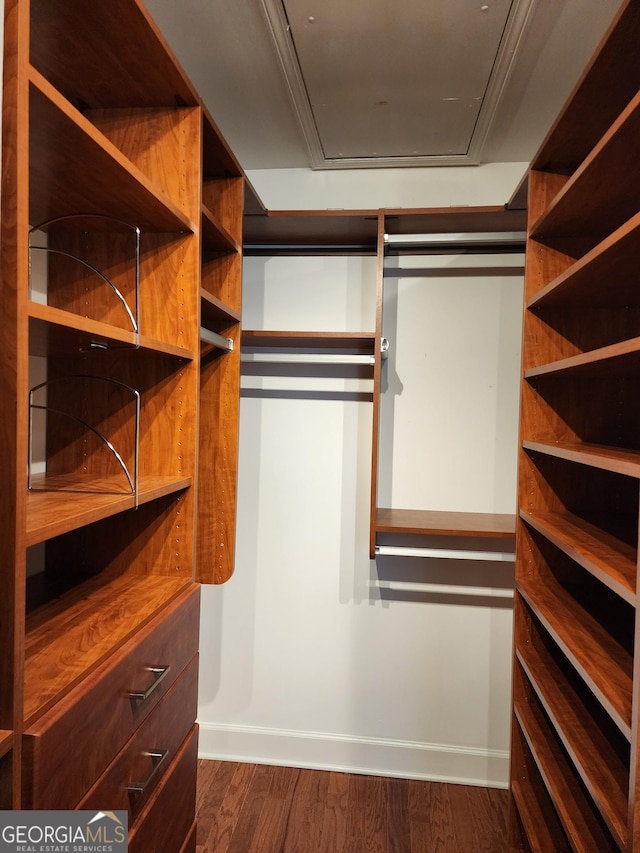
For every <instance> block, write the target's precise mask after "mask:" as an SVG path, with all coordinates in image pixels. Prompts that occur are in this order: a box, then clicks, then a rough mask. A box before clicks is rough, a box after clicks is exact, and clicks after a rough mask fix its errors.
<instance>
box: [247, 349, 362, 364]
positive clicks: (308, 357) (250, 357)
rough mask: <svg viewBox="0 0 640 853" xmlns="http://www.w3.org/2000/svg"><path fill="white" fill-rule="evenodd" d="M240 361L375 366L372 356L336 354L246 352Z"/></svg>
mask: <svg viewBox="0 0 640 853" xmlns="http://www.w3.org/2000/svg"><path fill="white" fill-rule="evenodd" d="M240 361H244V362H252V363H253V364H364V365H367V366H371V365H373V364H375V357H374V356H372V355H339V354H336V353H333V354H328V353H327V354H325V353H311V352H310V353H303V352H296V353H279V352H260V353H257V352H256V353H248V352H244V353H242V354H241V355H240Z"/></svg>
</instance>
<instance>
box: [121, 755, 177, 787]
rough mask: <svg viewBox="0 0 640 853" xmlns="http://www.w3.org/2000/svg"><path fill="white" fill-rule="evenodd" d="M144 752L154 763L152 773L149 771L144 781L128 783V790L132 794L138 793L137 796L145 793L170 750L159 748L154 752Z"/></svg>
mask: <svg viewBox="0 0 640 853" xmlns="http://www.w3.org/2000/svg"><path fill="white" fill-rule="evenodd" d="M144 754H145V755H148V756H149V758H150V759H151V763H152V764H153V767H152V768H151V773H149V775H148V776H147V778H146V779H145V780H144V782H132V783H131V784H130V785H127V791H128V792H129V793H130V794H136V795H137V796H140V795H142V794H144V792H145V790H146V789H147V788H148V787H149V785H150V784H151V782H152V781H153V779H154V777H155V775H156V774H157V772H158V770H160V765H161V764H162V762H163V761H164V760H165V758H166V757H167V755H168V754H169V750H168V749H157V750H154V751H153V752H145V753H144Z"/></svg>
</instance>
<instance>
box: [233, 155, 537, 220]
mask: <svg viewBox="0 0 640 853" xmlns="http://www.w3.org/2000/svg"><path fill="white" fill-rule="evenodd" d="M527 167H528V164H527V163H484V164H482V165H481V166H441V167H437V166H433V167H430V168H427V169H375V170H372V169H342V170H340V169H338V170H329V171H323V170H319V171H312V170H311V169H255V170H252V171H249V172H248V177H249V179H250V180H251V183H252V184H253V186H254V188H255V190H256V192H257V193H258V195H259V196H260V198H261V199H262V202H263V204H264V205H265V206H266V207H267V208H268V209H269V210H324V209H343V210H358V209H362V210H378V209H379V208H382V207H386V208H395V207H452V206H453V207H457V206H463V207H464V206H466V205H495V204H497V205H500V204H506V202H508V201H509V199H510V198H511V196H512V195H513V193H514V191H515V190H516V188H517V186H518V184H519V183H520V181H521V180H522V177H523V175H524V174H525V173H526V171H527Z"/></svg>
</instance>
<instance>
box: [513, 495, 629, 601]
mask: <svg viewBox="0 0 640 853" xmlns="http://www.w3.org/2000/svg"><path fill="white" fill-rule="evenodd" d="M520 517H521V518H522V519H523V520H524V521H526V522H527V524H529V525H530V526H531V527H533V528H535V530H537V531H538V532H539V533H541V534H542V535H543V536H544V537H545V538H546V539H548V540H549V541H550V542H552V543H553V544H554V545H555V546H556V548H559V549H560V550H561V551H563V552H564V553H565V554H566V555H567V556H568V557H570V558H571V559H572V560H574V561H575V562H576V563H578V564H579V565H580V566H582V568H583V569H586V570H587V571H588V572H590V573H591V574H592V575H593V576H594V577H596V578H597V579H598V580H599V581H600V582H601V583H603V584H605V586H608V587H609V589H611V590H613V592H615V593H616V594H617V595H619V596H620V597H621V598H623V599H624V600H625V601H627V602H628V603H629V604H631V605H632V606H634V607H635V604H636V576H637V569H636V564H637V551H636V549H635V548H632V547H631V546H630V545H627V544H626V543H625V542H622V541H621V540H620V539H617V538H616V537H615V536H612V535H610V534H608V533H606V531H604V530H602V529H601V528H599V527H596V526H595V525H593V524H590V523H589V522H587V521H585V520H584V519H582V518H579V517H578V516H577V515H574V514H572V513H569V512H560V511H556V512H542V511H539V510H528V511H525V510H521V512H520Z"/></svg>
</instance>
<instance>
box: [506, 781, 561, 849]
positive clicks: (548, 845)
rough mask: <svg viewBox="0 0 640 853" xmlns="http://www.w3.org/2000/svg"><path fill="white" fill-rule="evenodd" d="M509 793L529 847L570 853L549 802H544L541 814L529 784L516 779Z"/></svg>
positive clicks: (538, 802)
mask: <svg viewBox="0 0 640 853" xmlns="http://www.w3.org/2000/svg"><path fill="white" fill-rule="evenodd" d="M511 793H512V794H513V799H514V800H515V802H516V805H517V807H518V814H519V816H520V820H521V821H522V825H523V827H524V831H525V833H526V836H527V839H528V840H529V842H530V844H531V849H532V850H553V851H554V853H570V851H571V848H570V846H569V843H568V842H567V841H566V840H565V838H564V833H562V829H561V828H560V827H559V825H558V819H557V817H556V815H555V813H554V811H553V807H552V806H551V804H550V803H549V804H548V805H547V804H545V805H547V807H546V809H545V810H544V812H543V813H542V814H541V810H540V801H539V800H538V799H536V797H535V796H534V792H533V790H532V787H531V785H525V784H521V783H520V782H519V781H518V780H514V781H513V783H512V785H511ZM545 794H546V791H545ZM558 831H559V832H560V833H561V834H559V832H558ZM561 839H562V841H561Z"/></svg>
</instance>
